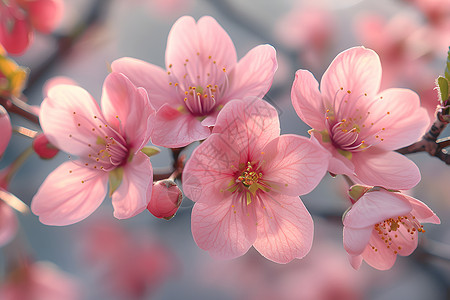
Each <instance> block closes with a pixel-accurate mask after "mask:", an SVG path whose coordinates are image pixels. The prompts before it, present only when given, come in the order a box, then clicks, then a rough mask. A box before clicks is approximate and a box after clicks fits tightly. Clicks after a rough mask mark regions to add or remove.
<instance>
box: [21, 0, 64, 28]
mask: <svg viewBox="0 0 450 300" xmlns="http://www.w3.org/2000/svg"><path fill="white" fill-rule="evenodd" d="M26 3H27V8H26V9H27V11H28V14H29V18H30V22H31V24H32V25H33V27H34V28H35V29H36V30H38V31H41V32H43V33H50V32H51V31H53V29H54V28H55V27H56V26H57V25H58V23H59V22H60V21H61V19H62V17H63V13H64V3H63V2H62V1H61V0H34V1H33V0H31V1H28V2H26Z"/></svg>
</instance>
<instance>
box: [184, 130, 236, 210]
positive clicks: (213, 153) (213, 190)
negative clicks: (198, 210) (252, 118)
mask: <svg viewBox="0 0 450 300" xmlns="http://www.w3.org/2000/svg"><path fill="white" fill-rule="evenodd" d="M235 147H236V146H235V145H234V144H233V143H232V142H230V141H228V140H226V139H225V138H224V136H223V135H220V134H212V135H211V136H210V137H209V138H208V139H207V140H205V141H204V142H203V143H202V144H200V146H198V147H197V148H196V149H195V150H194V152H193V153H192V155H191V158H190V159H189V160H188V161H187V163H186V166H185V167H184V170H183V191H184V194H185V195H186V196H187V197H188V198H189V199H191V200H192V201H198V202H206V201H207V202H209V203H211V202H214V203H216V202H220V201H225V200H224V198H226V197H228V196H229V192H225V191H224V190H226V189H227V188H228V187H229V185H228V184H229V183H230V181H234V172H235V169H233V167H232V166H235V167H236V166H239V163H240V151H239V150H240V149H235Z"/></svg>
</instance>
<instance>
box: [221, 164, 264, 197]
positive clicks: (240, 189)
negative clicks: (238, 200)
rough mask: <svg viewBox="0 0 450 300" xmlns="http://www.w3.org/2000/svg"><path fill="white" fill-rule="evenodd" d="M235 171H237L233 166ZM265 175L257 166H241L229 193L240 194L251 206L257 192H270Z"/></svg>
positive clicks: (228, 189) (229, 185) (229, 188)
mask: <svg viewBox="0 0 450 300" xmlns="http://www.w3.org/2000/svg"><path fill="white" fill-rule="evenodd" d="M232 168H233V169H236V168H235V167H234V166H232ZM262 177H263V174H262V173H261V172H260V171H259V166H255V165H254V164H252V163H251V162H247V164H243V163H242V164H239V170H237V172H236V175H235V177H234V179H232V180H231V181H230V183H229V184H228V188H227V191H229V192H231V193H239V194H241V196H242V198H243V199H245V202H246V203H247V205H249V204H250V203H251V202H252V201H253V199H254V198H255V197H256V192H257V191H258V190H261V191H263V192H270V191H271V187H270V185H269V184H268V183H267V182H265V181H264V180H263V179H262Z"/></svg>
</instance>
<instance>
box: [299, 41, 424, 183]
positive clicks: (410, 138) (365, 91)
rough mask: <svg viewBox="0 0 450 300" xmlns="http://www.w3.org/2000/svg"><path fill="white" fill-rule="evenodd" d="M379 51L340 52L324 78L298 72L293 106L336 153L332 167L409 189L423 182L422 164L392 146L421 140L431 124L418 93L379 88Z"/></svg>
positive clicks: (337, 171) (356, 177)
mask: <svg viewBox="0 0 450 300" xmlns="http://www.w3.org/2000/svg"><path fill="white" fill-rule="evenodd" d="M380 82H381V65H380V60H379V58H378V55H377V54H376V53H375V52H374V51H372V50H369V49H366V48H364V47H355V48H351V49H348V50H346V51H344V52H342V53H340V54H339V55H338V56H337V57H336V58H335V59H334V61H333V62H332V63H331V65H330V66H329V67H328V69H327V70H326V71H325V73H324V75H323V77H322V81H321V86H320V92H319V89H318V82H317V81H316V79H315V78H314V76H313V75H312V74H311V73H310V72H308V71H306V70H298V71H297V73H296V78H295V81H294V84H293V87H292V93H291V96H292V104H293V106H294V108H295V110H296V112H297V114H298V115H299V116H300V118H301V119H302V120H303V121H304V122H305V123H306V124H308V125H309V126H311V127H312V128H313V130H312V132H311V133H312V135H313V137H315V138H316V139H317V140H318V141H319V142H320V143H321V144H322V146H324V147H325V148H326V149H327V150H328V151H329V152H330V153H331V154H332V156H333V157H332V159H331V161H330V165H329V168H328V170H329V171H330V172H331V173H334V174H347V175H349V176H352V177H353V178H354V180H356V181H357V182H362V183H364V184H367V185H372V186H390V187H392V188H395V189H409V188H412V187H413V186H415V185H416V184H417V183H418V182H419V181H420V172H419V169H418V168H417V166H416V165H415V164H414V163H413V162H412V161H410V160H409V159H408V158H406V157H405V156H403V155H401V154H399V153H396V152H394V151H392V150H395V149H399V148H401V147H404V146H407V145H410V144H412V143H414V142H416V141H417V140H418V139H419V138H420V137H421V136H422V135H423V133H424V132H425V130H426V129H427V127H428V124H429V118H428V115H427V111H426V110H425V109H424V108H421V107H420V100H419V97H418V96H417V94H416V93H414V92H413V91H411V90H407V89H400V88H395V89H387V90H384V91H381V92H379V86H380Z"/></svg>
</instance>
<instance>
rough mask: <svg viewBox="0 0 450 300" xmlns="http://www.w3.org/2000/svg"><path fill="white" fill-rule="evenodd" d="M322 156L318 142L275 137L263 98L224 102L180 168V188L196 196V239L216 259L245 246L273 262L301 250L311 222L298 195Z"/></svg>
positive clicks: (317, 171)
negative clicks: (205, 135)
mask: <svg viewBox="0 0 450 300" xmlns="http://www.w3.org/2000/svg"><path fill="white" fill-rule="evenodd" d="M328 160H329V154H328V153H327V152H326V151H324V150H323V149H322V148H321V147H320V145H318V144H317V143H315V142H312V141H310V140H308V139H307V138H305V137H300V136H296V135H292V134H291V135H282V136H280V124H279V120H278V115H277V112H276V110H275V108H274V107H272V106H271V105H270V104H268V103H266V102H264V101H262V100H260V99H258V98H254V99H253V98H252V99H249V98H247V99H245V100H233V101H231V102H229V103H228V104H227V105H226V106H225V107H224V108H223V110H222V111H221V112H220V113H219V116H218V118H217V122H216V125H215V127H214V129H213V133H212V135H211V136H210V137H209V138H208V139H207V140H206V141H204V142H203V143H202V144H201V145H200V146H199V147H198V148H197V149H196V150H195V151H194V152H193V154H192V156H191V158H190V159H189V161H188V162H187V164H186V167H185V169H184V171H183V189H184V192H185V194H186V196H187V197H189V198H190V199H192V200H193V201H195V202H196V203H195V205H194V208H193V211H192V218H191V220H192V221H191V223H192V224H191V225H192V234H193V236H194V240H195V242H196V243H197V245H198V246H199V247H200V248H202V249H204V250H207V251H209V252H210V254H211V255H212V256H213V257H217V258H234V257H238V256H241V255H243V254H244V253H245V252H247V250H248V249H249V248H250V247H251V246H252V245H253V246H254V247H255V248H256V250H258V251H259V252H260V253H261V254H262V255H263V256H265V257H266V258H268V259H270V260H272V261H275V262H278V263H287V262H289V261H291V260H292V259H294V258H302V257H304V256H305V255H306V254H307V253H308V252H309V250H310V248H311V244H312V238H313V222H312V218H311V216H310V214H309V212H308V211H307V209H306V208H305V206H304V205H303V203H302V201H301V200H300V199H299V197H298V196H299V195H303V194H306V193H309V192H310V191H311V190H313V189H314V187H315V186H316V185H317V184H318V183H319V181H320V180H321V179H322V177H323V176H324V174H325V172H326V168H327V166H328Z"/></svg>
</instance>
